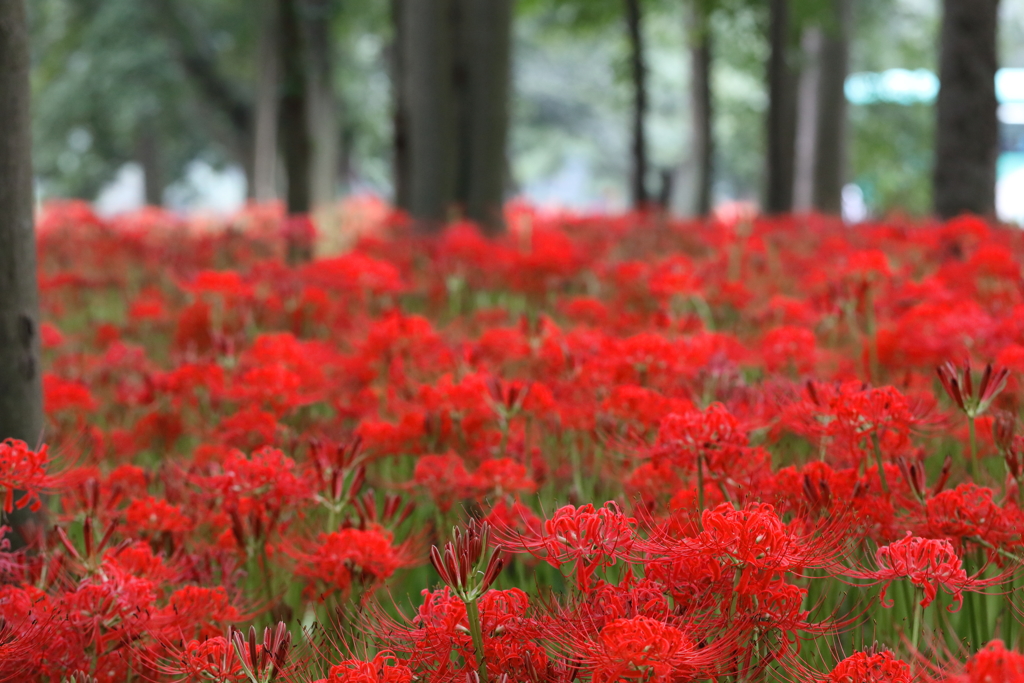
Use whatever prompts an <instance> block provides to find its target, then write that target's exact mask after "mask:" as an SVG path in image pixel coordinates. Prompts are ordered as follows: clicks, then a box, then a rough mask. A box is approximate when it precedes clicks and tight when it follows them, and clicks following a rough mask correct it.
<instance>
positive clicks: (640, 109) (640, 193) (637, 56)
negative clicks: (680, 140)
mask: <svg viewBox="0 0 1024 683" xmlns="http://www.w3.org/2000/svg"><path fill="white" fill-rule="evenodd" d="M625 3H626V30H627V32H628V34H629V50H630V55H629V62H630V76H631V78H632V82H633V112H632V114H633V121H632V158H633V159H632V160H633V165H632V169H631V173H630V180H629V189H630V199H631V201H632V203H633V208H635V209H640V208H643V207H644V206H646V205H647V204H648V202H649V200H650V196H649V195H648V193H647V128H646V125H645V118H646V116H647V68H646V65H645V64H644V41H643V26H642V23H643V17H642V15H641V12H640V0H625Z"/></svg>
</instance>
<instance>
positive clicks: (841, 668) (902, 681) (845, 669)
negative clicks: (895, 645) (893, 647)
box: [828, 650, 914, 683]
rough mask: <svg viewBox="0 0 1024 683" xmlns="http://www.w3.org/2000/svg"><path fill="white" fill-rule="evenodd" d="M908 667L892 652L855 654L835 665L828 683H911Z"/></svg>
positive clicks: (911, 677)
mask: <svg viewBox="0 0 1024 683" xmlns="http://www.w3.org/2000/svg"><path fill="white" fill-rule="evenodd" d="M913 680H914V677H913V676H912V675H911V673H910V665H909V664H907V663H906V662H904V661H903V660H901V659H897V658H896V657H895V656H893V654H892V652H889V651H888V650H882V651H881V652H873V651H868V652H855V653H854V654H852V655H850V656H849V657H847V658H846V659H844V660H843V661H841V662H839V663H838V664H836V666H835V668H834V669H832V671H831V672H830V673H829V675H828V683H912V681H913Z"/></svg>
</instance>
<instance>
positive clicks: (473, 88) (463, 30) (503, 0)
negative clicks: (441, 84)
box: [456, 0, 512, 235]
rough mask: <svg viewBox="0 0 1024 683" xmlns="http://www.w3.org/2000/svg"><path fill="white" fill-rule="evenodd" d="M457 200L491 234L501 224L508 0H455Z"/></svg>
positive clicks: (509, 25)
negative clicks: (457, 37) (457, 44)
mask: <svg viewBox="0 0 1024 683" xmlns="http://www.w3.org/2000/svg"><path fill="white" fill-rule="evenodd" d="M458 25H459V31H460V37H461V40H460V46H461V54H460V55H459V64H458V65H457V75H456V85H457V86H460V90H459V95H460V97H459V99H460V114H461V116H460V119H461V121H462V122H463V125H462V126H461V127H460V133H461V136H462V140H461V144H460V145H459V149H460V155H459V157H460V160H459V176H460V182H459V196H458V200H459V202H460V203H461V204H462V205H463V206H464V207H465V211H466V217H467V218H469V219H470V220H472V221H474V222H476V223H477V224H478V225H479V226H480V227H481V229H482V230H483V231H484V232H485V233H487V234H489V235H494V234H498V233H501V232H502V231H503V230H504V228H505V224H504V215H503V208H504V200H505V171H506V163H505V144H506V137H507V131H508V104H509V85H510V77H511V52H512V1H511V0H460V11H459V24H458Z"/></svg>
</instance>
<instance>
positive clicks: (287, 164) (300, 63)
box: [278, 0, 313, 263]
mask: <svg viewBox="0 0 1024 683" xmlns="http://www.w3.org/2000/svg"><path fill="white" fill-rule="evenodd" d="M300 2H301V0H278V13H279V19H278V25H279V27H280V31H281V32H280V43H279V45H280V48H281V53H280V54H281V103H280V115H279V118H278V123H279V126H280V128H279V135H280V139H281V147H282V156H283V157H284V168H285V176H286V178H287V192H286V194H285V197H286V207H287V211H288V215H289V217H292V216H306V215H307V214H309V210H310V208H311V207H312V197H311V192H310V169H311V167H312V145H311V143H310V135H309V111H308V100H307V96H306V95H307V81H306V79H307V73H308V72H307V59H306V51H305V45H304V44H303V42H304V41H303V35H302V23H301V21H302V16H301V12H302V8H301V7H300ZM312 255H313V245H312V243H311V241H310V240H309V239H308V235H306V234H305V233H304V231H301V230H289V232H288V260H289V262H292V263H296V262H301V261H308V260H309V259H310V258H312Z"/></svg>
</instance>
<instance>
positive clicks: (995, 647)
mask: <svg viewBox="0 0 1024 683" xmlns="http://www.w3.org/2000/svg"><path fill="white" fill-rule="evenodd" d="M942 680H943V683H1013V682H1014V681H1020V680H1024V655H1022V654H1020V653H1019V652H1015V651H1013V650H1007V649H1006V646H1005V645H1004V644H1003V641H1001V640H993V641H992V642H990V643H989V644H988V645H986V646H985V647H983V648H981V649H980V650H978V651H977V652H975V653H974V654H973V655H971V658H970V659H968V660H967V664H966V665H965V666H964V667H963V673H960V674H954V675H950V676H946V677H944V678H943V679H942Z"/></svg>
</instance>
